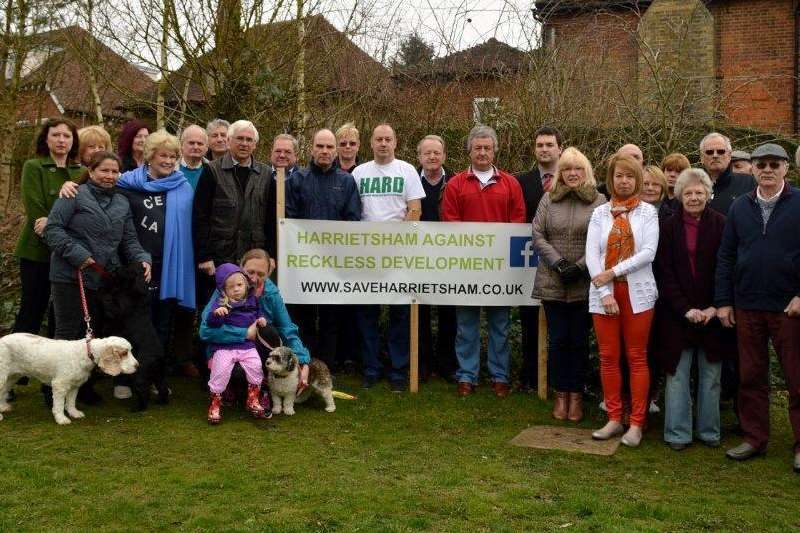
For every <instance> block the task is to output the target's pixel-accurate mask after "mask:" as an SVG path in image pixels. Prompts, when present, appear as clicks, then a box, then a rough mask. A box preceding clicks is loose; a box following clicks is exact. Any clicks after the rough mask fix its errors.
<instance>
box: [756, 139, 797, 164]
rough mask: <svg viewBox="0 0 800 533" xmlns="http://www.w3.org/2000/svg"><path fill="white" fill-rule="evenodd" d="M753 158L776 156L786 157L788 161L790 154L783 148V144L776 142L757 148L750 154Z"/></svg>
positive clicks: (779, 157)
mask: <svg viewBox="0 0 800 533" xmlns="http://www.w3.org/2000/svg"><path fill="white" fill-rule="evenodd" d="M750 157H751V158H752V159H761V158H763V157H775V158H778V159H785V160H786V161H788V160H789V154H787V153H786V150H784V149H783V146H779V145H777V144H774V143H767V144H762V145H761V146H759V147H758V148H756V149H755V150H753V153H752V154H750Z"/></svg>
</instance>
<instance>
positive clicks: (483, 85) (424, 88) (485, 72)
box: [392, 38, 528, 126]
mask: <svg viewBox="0 0 800 533" xmlns="http://www.w3.org/2000/svg"><path fill="white" fill-rule="evenodd" d="M527 70H528V54H526V53H525V52H523V51H522V50H519V49H517V48H514V47H513V46H509V45H508V44H506V43H503V42H501V41H498V40H497V39H495V38H490V39H489V40H487V41H486V42H484V43H482V44H479V45H477V46H473V47H472V48H468V49H466V50H461V51H459V52H455V53H453V54H450V55H447V56H444V57H441V58H435V59H433V60H432V61H431V62H430V63H424V64H421V65H416V66H413V67H408V68H403V69H399V70H397V71H395V73H394V74H393V76H392V78H393V80H394V82H395V85H396V87H397V89H398V93H399V96H398V98H399V99H400V100H401V101H402V102H404V105H408V106H409V107H411V108H413V109H415V110H417V112H418V113H419V114H420V115H421V116H423V117H441V118H444V119H446V121H447V122H449V123H451V124H452V123H453V122H457V123H460V124H471V123H478V122H480V123H492V122H493V116H494V114H495V112H496V111H497V109H498V108H499V107H501V106H502V105H503V103H504V102H503V101H504V97H506V96H508V95H510V94H513V93H514V92H515V90H516V88H517V84H516V82H517V81H518V80H519V78H520V77H522V76H524V75H526V74H527ZM423 120H424V119H423ZM433 125H434V124H431V126H433Z"/></svg>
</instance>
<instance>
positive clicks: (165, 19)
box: [156, 0, 170, 130]
mask: <svg viewBox="0 0 800 533" xmlns="http://www.w3.org/2000/svg"><path fill="white" fill-rule="evenodd" d="M168 2H170V0H164V5H163V6H162V9H163V11H162V13H161V58H160V61H159V71H160V73H161V77H160V78H159V79H158V94H157V96H156V129H159V130H160V129H162V128H164V126H165V124H166V106H165V102H164V101H165V98H166V93H167V71H168V68H169V65H168V58H167V47H168V46H169V13H170V9H169V6H168V5H167V4H168Z"/></svg>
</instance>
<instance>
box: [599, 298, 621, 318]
mask: <svg viewBox="0 0 800 533" xmlns="http://www.w3.org/2000/svg"><path fill="white" fill-rule="evenodd" d="M601 302H602V303H603V311H605V312H606V314H607V315H610V316H616V315H618V314H619V305H618V304H617V300H616V299H615V298H614V297H613V296H612V295H610V294H609V295H608V296H603V299H602V300H601Z"/></svg>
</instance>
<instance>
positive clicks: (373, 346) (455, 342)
mask: <svg viewBox="0 0 800 533" xmlns="http://www.w3.org/2000/svg"><path fill="white" fill-rule="evenodd" d="M258 143H259V133H258V130H257V129H256V127H255V126H254V125H253V124H252V123H251V122H249V121H246V120H240V121H237V122H234V123H233V124H229V123H227V122H225V121H224V120H219V119H218V120H214V121H212V122H210V123H209V124H208V126H207V127H206V128H202V127H200V126H197V125H190V126H188V127H186V128H185V129H184V130H183V131H182V132H181V136H180V139H178V138H176V137H175V136H173V135H171V134H169V133H167V132H166V131H164V130H160V131H156V132H153V133H151V132H150V131H149V129H148V128H147V127H146V125H145V124H143V123H141V122H138V121H132V122H130V123H128V124H126V125H125V126H124V127H123V130H122V134H121V136H120V139H119V141H118V150H117V153H116V154H115V153H112V152H111V151H110V149H111V138H110V136H109V135H108V133H107V132H106V131H105V130H104V129H103V128H102V127H99V126H90V127H87V128H83V129H82V130H80V131H77V130H76V128H75V126H74V125H72V124H71V123H70V122H69V121H67V120H63V119H57V120H50V121H48V122H46V123H45V124H44V126H43V128H42V130H41V132H40V134H39V136H38V139H37V156H38V157H37V158H34V159H32V160H30V161H28V162H26V163H25V166H24V168H23V178H22V198H23V204H24V207H25V210H26V215H27V220H26V224H25V226H24V228H23V231H22V234H21V236H20V239H19V243H18V246H17V256H18V257H19V260H20V275H21V280H22V301H21V304H20V310H19V314H18V316H17V320H16V323H15V326H14V330H15V331H27V332H34V333H38V332H39V330H40V327H41V325H42V320H43V317H44V315H45V314H46V312H47V310H48V305H49V304H48V303H49V301H50V298H51V293H52V301H53V305H52V309H53V313H52V314H51V319H50V320H49V321H48V322H49V323H50V325H51V327H53V326H54V328H55V329H54V330H51V334H52V335H54V336H55V338H62V339H77V338H81V337H82V336H83V330H82V328H83V327H84V324H83V322H82V320H81V317H82V315H83V313H82V312H81V309H80V305H81V303H80V302H81V299H80V295H79V290H80V289H79V287H78V279H79V273H81V274H82V278H83V285H84V288H85V293H86V298H87V301H88V303H89V307H90V309H92V311H93V315H96V316H102V310H101V309H100V307H101V300H100V298H99V296H98V295H99V291H100V290H101V288H102V285H103V283H104V280H105V279H106V275H107V273H109V272H113V271H114V270H115V269H116V268H117V267H118V266H119V265H122V264H124V263H129V262H137V263H141V264H142V269H143V272H144V276H145V277H146V278H147V279H148V281H149V282H150V288H151V294H152V305H151V313H152V321H153V325H154V326H155V328H156V329H157V331H158V333H159V338H160V340H161V342H162V343H163V344H164V346H173V347H174V346H175V345H177V340H178V338H179V337H181V336H185V335H186V332H187V331H189V332H191V331H192V328H191V327H190V326H189V325H188V324H190V323H191V321H192V320H193V319H194V316H195V309H200V308H203V307H204V309H203V310H202V312H201V313H200V314H199V336H200V339H201V340H202V341H203V342H204V343H208V344H207V346H205V345H204V346H203V348H202V349H203V351H204V352H206V353H208V355H209V362H208V363H206V364H203V365H200V367H201V368H202V370H203V371H205V370H206V368H208V369H210V373H211V376H210V380H209V389H210V392H211V400H210V405H209V414H208V418H209V421H210V422H212V423H216V422H219V420H220V419H221V405H222V404H223V403H224V401H225V396H224V394H225V392H226V389H227V388H228V381H229V379H230V376H231V373H232V371H233V368H234V366H235V365H236V364H237V363H238V364H239V365H240V366H241V367H242V368H243V369H244V374H245V377H246V380H247V382H248V384H249V386H248V393H247V401H246V405H247V408H248V409H249V410H250V411H251V412H253V414H254V415H255V416H264V410H263V406H260V405H259V402H258V388H259V387H260V386H261V381H262V379H263V372H262V371H261V364H260V363H258V362H257V361H256V359H254V357H255V356H254V344H253V341H254V340H255V339H256V328H257V326H258V325H259V324H266V323H269V324H272V325H273V326H274V327H275V328H276V329H277V331H278V332H279V334H280V336H281V337H282V340H283V342H284V343H286V344H287V345H289V346H290V347H291V348H293V349H294V351H295V352H296V353H297V354H298V357H299V359H300V362H301V364H302V366H301V368H302V369H303V373H302V374H301V386H302V385H304V379H306V377H307V366H306V364H307V363H308V361H309V354H310V353H313V354H315V355H316V356H317V357H319V358H321V359H323V360H324V361H325V362H326V363H328V365H329V366H330V367H331V368H332V369H333V370H334V371H341V370H344V369H347V368H348V367H349V366H351V365H353V364H354V363H356V362H358V363H360V364H361V366H362V371H363V381H362V384H363V386H364V387H365V388H369V387H372V386H374V385H375V384H376V383H377V382H378V381H379V380H380V379H381V378H382V377H384V376H386V377H387V378H388V381H389V385H390V388H391V390H392V391H395V392H402V391H404V390H405V388H406V387H407V379H408V377H407V373H408V364H409V353H408V352H409V331H408V328H409V319H408V316H409V313H408V308H407V307H406V306H401V305H395V306H390V307H389V310H388V315H389V331H388V332H387V335H386V337H387V341H388V347H387V348H388V350H387V351H388V355H389V366H388V368H386V369H384V368H383V363H382V360H381V357H380V351H381V349H380V334H379V323H380V316H381V309H380V307H379V306H377V305H363V306H332V305H300V304H297V305H289V306H286V305H284V303H283V301H282V299H281V297H280V294H279V292H278V289H277V286H276V285H275V283H274V282H273V281H272V280H273V279H275V277H276V276H280V272H279V271H278V269H276V265H275V261H274V259H273V258H274V257H275V255H276V251H277V250H276V247H277V222H278V221H277V215H276V203H277V180H276V176H277V173H278V171H279V170H280V169H283V171H284V175H285V176H286V177H287V179H286V192H285V194H286V196H285V201H286V216H287V217H289V218H300V219H314V220H344V221H365V222H369V221H404V220H405V221H416V220H425V221H447V222H462V221H463V222H506V223H510V222H518V223H528V222H531V223H532V235H533V244H534V247H535V249H536V251H537V252H538V255H539V257H540V262H539V268H538V269H537V273H536V279H535V282H534V289H533V294H532V295H531V296H532V298H535V299H537V300H538V301H540V302H541V303H542V306H543V309H544V313H545V315H546V317H547V334H548V354H549V357H548V377H549V380H550V385H551V386H552V387H553V389H554V390H555V392H556V394H555V396H556V398H555V404H554V408H553V417H554V418H556V419H559V420H571V421H579V420H581V419H582V418H583V400H582V398H583V392H584V389H585V385H586V378H587V371H588V356H589V334H590V329H591V328H592V326H594V330H595V333H596V336H597V341H598V348H599V353H600V376H601V381H602V385H603V395H604V406H605V409H606V410H607V412H608V418H609V421H608V423H607V424H606V425H605V426H604V427H603V428H601V429H599V430H597V431H595V432H594V437H595V438H597V439H608V438H612V437H615V436H618V435H622V442H623V443H624V444H626V445H628V446H637V445H638V444H639V442H640V441H641V438H642V431H643V429H644V426H645V424H646V417H647V410H648V405H649V404H650V402H651V400H652V399H653V397H654V393H655V391H656V389H657V388H656V387H655V386H654V382H656V381H657V379H654V378H657V377H658V376H660V375H662V374H663V375H666V385H665V392H666V400H665V406H666V413H665V428H664V439H665V441H666V442H667V443H668V444H669V445H670V446H671V447H672V448H673V449H676V450H680V449H683V448H685V447H686V446H688V445H689V443H691V442H692V440H693V437H694V434H695V426H696V435H697V438H698V439H699V441H700V442H702V443H704V444H706V445H708V446H719V443H720V438H721V434H720V422H719V418H720V416H719V400H720V388H721V382H723V381H726V382H728V383H730V382H733V383H734V385H733V386H734V387H736V383H737V381H738V399H739V401H738V403H737V413H738V416H739V419H740V422H741V427H742V430H743V432H744V435H745V442H744V444H742V445H740V446H738V447H736V448H734V449H732V450H729V451H728V456H729V457H731V458H733V459H747V458H750V457H753V456H755V455H758V454H760V453H763V452H764V450H765V448H766V443H767V437H768V427H769V426H768V420H769V415H768V405H769V403H768V384H769V381H768V375H767V372H768V366H769V365H768V351H767V343H768V341H769V340H772V343H773V345H774V347H775V349H776V351H777V353H778V356H779V358H780V361H781V364H782V366H783V370H784V374H785V376H786V381H787V385H788V389H789V411H790V419H791V422H792V427H793V430H794V433H795V440H796V444H795V464H794V467H795V469H800V328H798V325H800V322H798V320H799V319H798V317H799V316H800V276H799V275H798V266H800V264H799V263H800V242H798V238H800V237H798V236H797V232H793V231H792V229H793V225H797V224H798V222H800V209H797V208H796V207H797V206H795V205H794V203H795V202H800V193H798V191H797V189H795V188H793V187H792V186H791V185H790V184H789V183H788V182H787V181H785V176H786V173H787V170H788V164H789V157H788V155H787V154H786V152H785V150H784V149H783V148H781V147H780V146H778V145H774V144H766V145H763V146H760V147H758V148H757V149H756V150H755V151H754V152H753V153H752V154H742V153H737V154H736V155H737V163H738V165H737V166H736V167H734V164H733V163H732V156H733V155H734V152H733V151H732V148H731V145H730V141H729V140H728V139H727V138H726V137H724V136H723V135H720V134H718V133H712V134H709V135H708V136H706V137H705V138H704V139H703V140H702V142H701V143H700V162H701V167H702V168H692V167H691V166H690V162H689V160H688V158H687V157H686V156H685V155H683V154H671V155H669V156H667V157H666V158H665V159H664V160H663V162H662V164H661V166H660V167H658V166H655V165H651V166H647V165H646V164H645V158H644V157H643V154H642V151H641V150H640V149H639V148H638V147H637V146H636V145H632V144H628V145H625V146H623V147H621V148H620V149H619V151H618V152H617V153H616V154H615V155H613V156H612V157H611V158H610V159H609V161H608V164H607V168H608V171H607V175H606V177H605V180H599V181H598V180H597V179H596V178H595V175H594V171H593V168H592V164H591V162H590V161H589V160H588V159H587V158H586V156H585V155H584V154H582V153H581V152H580V151H579V150H578V149H577V148H575V147H570V148H566V149H563V140H562V138H561V134H560V133H559V132H558V131H557V130H556V129H554V128H549V127H545V128H541V129H539V130H538V131H537V132H536V134H535V138H534V153H535V156H536V164H535V165H534V167H533V168H532V169H530V170H529V171H526V172H522V173H519V174H517V175H512V174H510V173H507V172H505V171H502V170H500V169H498V168H497V167H496V166H495V157H496V155H497V151H498V140H497V135H496V133H495V131H494V130H493V129H492V128H490V127H488V126H483V125H479V126H476V127H475V128H473V129H472V130H471V131H470V133H469V136H468V138H467V143H466V148H467V152H468V156H469V165H468V167H467V169H466V170H463V171H461V172H452V171H450V170H449V169H447V168H446V166H445V162H446V157H447V152H446V146H445V141H444V140H443V139H442V138H441V137H439V136H437V135H427V136H425V137H424V138H423V139H421V140H420V141H419V143H418V144H417V156H418V165H417V166H415V165H412V164H410V163H408V162H405V161H402V160H399V159H397V158H396V157H395V150H396V148H397V137H396V134H395V131H394V129H393V128H392V126H391V125H389V124H379V125H378V126H376V127H375V128H374V129H373V130H372V133H371V135H370V141H369V143H370V148H371V152H372V159H371V160H369V161H364V162H362V161H361V160H360V159H359V152H360V143H361V138H360V132H359V131H358V130H357V129H356V127H355V126H354V125H353V124H345V125H343V126H342V127H340V128H339V129H338V130H337V131H335V132H334V131H332V130H330V129H321V130H318V131H316V132H315V133H314V135H313V136H312V138H311V142H310V159H309V164H308V166H306V167H299V166H298V165H297V160H298V156H299V153H298V152H299V145H298V141H297V139H295V138H294V137H293V136H291V135H288V134H280V135H278V136H276V137H275V138H274V139H273V142H272V147H271V150H270V158H269V162H268V163H267V162H261V161H258V160H257V159H256V157H255V154H256V148H257V146H258ZM744 163H746V164H744ZM748 165H750V167H748ZM736 169H738V170H740V171H739V172H737V171H736ZM747 172H752V175H751V174H748V173H747ZM386 178H391V179H386ZM237 265H238V266H237ZM270 278H272V279H270ZM538 312H539V307H538V306H525V307H523V308H521V309H520V318H521V322H522V337H523V338H522V349H523V367H522V370H521V375H520V381H521V382H522V383H521V385H522V388H523V389H524V388H530V387H532V386H533V385H534V384H535V383H536V381H537V379H536V368H537V363H536V346H537V344H538V338H537V316H538ZM434 314H435V316H436V317H437V319H436V320H435V321H434V320H433V316H434ZM485 314H486V319H487V331H488V354H487V359H488V360H487V367H488V372H489V375H490V378H491V388H492V391H493V393H494V394H495V395H496V396H497V397H499V398H503V397H505V396H507V395H508V394H509V393H510V390H511V387H510V382H511V379H510V347H509V338H508V337H509V322H510V316H511V314H510V308H508V307H487V308H486V309H485ZM480 315H481V309H480V308H479V307H474V306H423V308H422V309H421V320H420V340H421V343H420V344H421V364H422V374H423V377H428V376H430V375H439V376H441V377H443V378H445V379H450V380H454V381H455V382H457V389H456V390H457V393H458V394H459V395H460V396H464V397H466V396H469V395H471V394H472V393H473V392H474V390H475V387H476V386H477V385H478V383H479V375H480V346H481V342H480V331H481V329H480ZM434 322H435V323H436V328H433V327H432V326H431V325H432V323H434ZM434 336H435V337H436V339H435V340H434ZM353 339H358V341H359V342H358V343H357V346H358V348H357V350H354V349H353V347H354V346H353V345H354V343H353ZM306 346H308V348H310V350H309V349H307V348H306ZM189 352H190V350H184V351H183V354H182V355H183V357H181V358H178V360H174V361H173V363H174V364H175V365H176V367H177V368H178V369H180V370H182V371H185V372H188V373H189V374H194V375H196V374H197V373H198V370H199V369H198V368H197V366H196V365H193V362H192V360H191V354H190V353H189ZM170 353H172V354H176V353H177V350H175V349H173V350H170ZM354 353H356V354H358V355H359V356H360V357H358V359H359V361H353V354H354ZM218 356H219V357H218ZM695 365H696V367H697V389H698V390H697V394H696V397H697V402H696V405H697V415H696V418H697V420H696V423H694V422H693V408H692V406H693V405H694V404H695V402H693V400H692V396H693V395H692V391H691V386H690V385H691V382H692V375H693V373H692V368H693V366H695ZM726 368H727V369H729V370H731V371H729V372H728V374H729V377H728V378H727V379H723V378H722V377H721V376H723V374H725V370H724V369H726ZM115 385H116V386H115V395H117V396H118V397H125V396H126V394H128V395H129V394H130V390H129V388H128V387H127V386H126V383H125V382H124V381H120V382H119V383H115ZM126 389H128V390H127V391H126ZM94 396H95V395H94V394H93V393H92V390H91V384H89V385H88V386H87V387H85V394H83V398H82V399H83V401H92V400H93V399H95V398H94ZM623 424H628V425H629V428H628V429H627V431H626V430H625V429H624V425H623ZM623 433H624V434H623Z"/></svg>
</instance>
